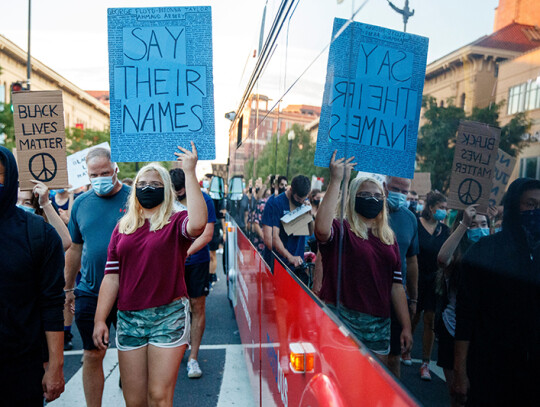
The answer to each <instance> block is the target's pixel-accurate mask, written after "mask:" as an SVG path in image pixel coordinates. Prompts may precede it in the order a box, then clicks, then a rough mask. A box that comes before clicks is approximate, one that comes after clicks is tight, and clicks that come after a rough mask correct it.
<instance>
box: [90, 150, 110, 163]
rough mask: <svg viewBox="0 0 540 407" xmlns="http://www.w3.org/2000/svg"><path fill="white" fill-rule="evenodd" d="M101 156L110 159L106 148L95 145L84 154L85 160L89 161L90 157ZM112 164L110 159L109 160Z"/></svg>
mask: <svg viewBox="0 0 540 407" xmlns="http://www.w3.org/2000/svg"><path fill="white" fill-rule="evenodd" d="M97 157H102V158H106V159H107V160H109V161H111V151H110V150H109V149H107V148H103V147H96V148H93V149H91V150H90V151H89V152H88V154H87V155H86V162H88V161H90V160H91V159H92V158H97ZM111 164H112V161H111Z"/></svg>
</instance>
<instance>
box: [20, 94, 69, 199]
mask: <svg viewBox="0 0 540 407" xmlns="http://www.w3.org/2000/svg"><path fill="white" fill-rule="evenodd" d="M12 100H13V124H14V127H15V144H16V149H17V163H18V165H19V187H20V188H21V190H22V191H29V190H32V188H34V185H35V184H33V183H32V182H31V181H30V180H38V181H41V182H43V183H44V184H45V185H47V186H48V187H49V188H50V189H60V188H67V186H68V173H67V164H66V135H65V132H64V106H63V104H62V91H60V90H48V91H39V92H14V93H13V97H12Z"/></svg>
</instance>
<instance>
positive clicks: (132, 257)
mask: <svg viewBox="0 0 540 407" xmlns="http://www.w3.org/2000/svg"><path fill="white" fill-rule="evenodd" d="M187 223H188V217H187V211H182V212H177V213H175V214H173V215H172V216H171V219H170V223H169V224H168V225H166V226H165V227H163V228H162V229H160V230H156V231H153V232H151V231H150V222H149V221H148V219H147V220H146V221H145V222H144V225H143V226H141V227H140V228H139V229H137V230H136V231H135V232H134V233H132V234H130V235H125V234H123V233H120V232H118V225H117V226H116V228H115V229H114V231H113V234H112V236H111V242H110V243H109V253H108V257H107V265H106V266H105V274H113V273H118V274H119V275H120V277H119V278H120V286H119V289H118V309H119V310H121V311H136V310H141V309H146V308H152V307H158V306H160V305H165V304H169V303H171V302H172V301H173V300H174V299H175V298H178V297H187V296H188V293H187V289H186V283H185V280H184V263H185V262H186V253H187V250H188V248H189V246H191V243H192V242H193V238H191V237H190V236H189V235H188V233H187V229H186V228H187Z"/></svg>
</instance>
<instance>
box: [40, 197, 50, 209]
mask: <svg viewBox="0 0 540 407" xmlns="http://www.w3.org/2000/svg"><path fill="white" fill-rule="evenodd" d="M51 204H52V201H51V200H50V199H49V200H48V201H47V203H46V204H45V205H39V207H40V208H41V209H43V208H45V207H46V206H49V205H51Z"/></svg>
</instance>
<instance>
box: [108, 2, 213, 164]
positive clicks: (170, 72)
mask: <svg viewBox="0 0 540 407" xmlns="http://www.w3.org/2000/svg"><path fill="white" fill-rule="evenodd" d="M108 28H109V79H110V106H111V154H112V159H113V160H114V161H120V162H126V161H174V160H175V158H176V157H175V156H174V152H175V151H178V150H177V148H176V147H177V146H178V145H180V146H183V147H185V148H188V149H191V144H190V141H192V140H193V141H194V142H195V145H196V146H197V150H198V153H199V159H201V160H212V159H214V158H215V155H216V151H215V128H214V85H213V73H212V13H211V8H210V7H151V8H110V9H108Z"/></svg>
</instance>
